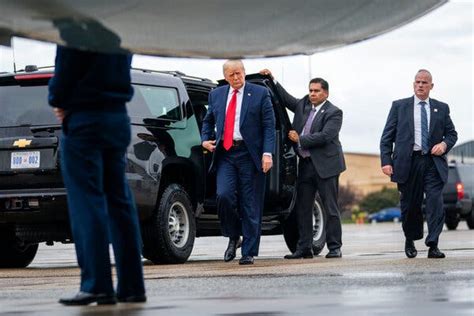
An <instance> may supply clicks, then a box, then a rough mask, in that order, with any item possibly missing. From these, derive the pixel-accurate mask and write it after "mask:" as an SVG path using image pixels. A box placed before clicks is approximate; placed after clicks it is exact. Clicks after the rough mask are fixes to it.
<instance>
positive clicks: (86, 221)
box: [49, 46, 146, 305]
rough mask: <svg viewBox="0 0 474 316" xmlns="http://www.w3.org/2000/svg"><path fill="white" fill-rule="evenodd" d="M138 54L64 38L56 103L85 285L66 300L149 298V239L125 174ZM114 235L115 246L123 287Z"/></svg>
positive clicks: (52, 99)
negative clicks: (145, 263)
mask: <svg viewBox="0 0 474 316" xmlns="http://www.w3.org/2000/svg"><path fill="white" fill-rule="evenodd" d="M131 60H132V56H131V55H130V54H126V53H122V54H119V53H117V54H112V53H110V54H104V53H95V52H86V51H80V50H77V49H73V48H67V47H62V46H58V48H57V54H56V66H55V71H54V77H53V78H52V79H51V80H50V83H49V103H50V104H51V105H52V106H53V107H54V112H55V114H56V116H57V118H58V119H59V121H60V122H62V128H63V135H62V138H61V146H60V150H61V155H60V156H61V173H62V175H63V179H64V184H65V186H66V189H67V199H68V207H69V217H70V223H71V229H72V235H73V238H74V243H75V247H76V254H77V261H78V263H79V267H80V268H81V287H80V291H79V293H77V294H76V295H75V296H73V297H67V298H62V299H60V301H59V302H60V303H61V304H64V305H88V304H91V303H97V304H115V303H116V302H117V300H118V301H119V302H145V301H146V296H145V287H144V281H143V267H142V262H141V248H142V242H141V237H140V227H139V224H138V216H137V211H136V209H135V203H134V200H133V196H132V193H131V191H130V189H129V187H128V182H127V179H126V177H125V167H126V157H125V153H126V149H127V146H128V144H129V143H130V137H131V135H130V119H129V117H128V115H127V109H126V106H125V103H126V102H128V101H129V100H130V99H131V98H132V95H133V88H132V86H131V83H130V81H131V79H130V64H131ZM109 243H112V246H113V249H114V256H115V263H116V270H117V278H118V283H117V291H115V290H114V287H113V282H112V269H111V263H110V256H109Z"/></svg>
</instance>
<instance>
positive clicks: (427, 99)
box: [414, 95, 430, 105]
mask: <svg viewBox="0 0 474 316" xmlns="http://www.w3.org/2000/svg"><path fill="white" fill-rule="evenodd" d="M414 97H415V105H416V104H419V103H420V102H426V104H428V105H430V98H429V97H428V98H426V100H420V99H419V98H418V97H417V96H416V95H414Z"/></svg>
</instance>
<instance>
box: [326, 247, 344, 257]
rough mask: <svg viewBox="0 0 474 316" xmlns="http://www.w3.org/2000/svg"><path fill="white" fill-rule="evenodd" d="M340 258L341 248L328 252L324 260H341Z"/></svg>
mask: <svg viewBox="0 0 474 316" xmlns="http://www.w3.org/2000/svg"><path fill="white" fill-rule="evenodd" d="M341 257H342V252H341V248H337V249H332V250H329V252H328V254H327V255H326V258H328V259H331V258H341Z"/></svg>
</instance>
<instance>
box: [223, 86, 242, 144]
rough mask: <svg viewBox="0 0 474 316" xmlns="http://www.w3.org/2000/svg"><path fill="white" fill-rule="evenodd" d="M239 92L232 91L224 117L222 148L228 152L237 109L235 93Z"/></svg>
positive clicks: (232, 137) (232, 136)
mask: <svg viewBox="0 0 474 316" xmlns="http://www.w3.org/2000/svg"><path fill="white" fill-rule="evenodd" d="M238 92H239V90H237V89H234V91H233V93H232V97H231V98H230V102H229V106H228V107H227V113H226V115H225V124H224V148H225V150H229V149H230V148H231V147H232V141H233V140H234V123H235V110H236V108H237V93H238Z"/></svg>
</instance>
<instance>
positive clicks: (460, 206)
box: [443, 161, 474, 230]
mask: <svg viewBox="0 0 474 316" xmlns="http://www.w3.org/2000/svg"><path fill="white" fill-rule="evenodd" d="M448 168H449V169H448V181H447V182H446V185H445V186H444V188H443V207H444V211H445V212H446V217H445V224H446V227H447V228H448V229H449V230H454V229H456V228H457V227H458V224H459V222H460V221H461V220H462V219H464V220H466V223H467V226H468V227H469V228H470V229H474V209H473V204H474V192H473V191H474V164H467V163H459V162H455V161H453V162H450V163H449V165H448Z"/></svg>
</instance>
